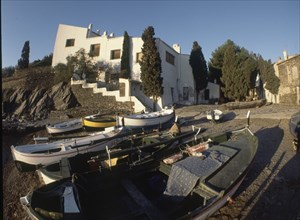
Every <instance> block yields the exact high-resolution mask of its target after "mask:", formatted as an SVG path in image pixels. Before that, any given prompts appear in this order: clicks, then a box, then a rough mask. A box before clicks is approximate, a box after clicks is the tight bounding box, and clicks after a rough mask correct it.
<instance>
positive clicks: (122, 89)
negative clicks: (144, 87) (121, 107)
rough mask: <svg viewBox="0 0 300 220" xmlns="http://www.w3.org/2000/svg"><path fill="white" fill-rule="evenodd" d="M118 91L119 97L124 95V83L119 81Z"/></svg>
mask: <svg viewBox="0 0 300 220" xmlns="http://www.w3.org/2000/svg"><path fill="white" fill-rule="evenodd" d="M119 86H120V87H119V91H120V97H124V96H125V87H126V86H125V83H120V84H119Z"/></svg>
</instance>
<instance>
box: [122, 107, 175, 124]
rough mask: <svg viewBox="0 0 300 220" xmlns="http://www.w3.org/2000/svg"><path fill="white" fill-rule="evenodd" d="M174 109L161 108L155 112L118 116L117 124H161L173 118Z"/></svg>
mask: <svg viewBox="0 0 300 220" xmlns="http://www.w3.org/2000/svg"><path fill="white" fill-rule="evenodd" d="M174 116H175V111H174V109H173V108H171V109H162V110H160V111H156V112H148V113H143V114H131V115H126V116H120V117H119V118H118V123H119V125H122V126H126V127H147V126H154V125H162V124H164V123H166V122H169V121H170V120H171V119H173V118H174V119H175V117H174Z"/></svg>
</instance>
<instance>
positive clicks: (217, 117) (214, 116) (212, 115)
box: [206, 109, 223, 121]
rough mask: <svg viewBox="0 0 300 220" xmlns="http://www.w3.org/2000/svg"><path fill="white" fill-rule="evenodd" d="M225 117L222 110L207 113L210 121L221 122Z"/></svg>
mask: <svg viewBox="0 0 300 220" xmlns="http://www.w3.org/2000/svg"><path fill="white" fill-rule="evenodd" d="M222 116H223V112H222V111H221V110H218V109H215V110H212V111H208V112H207V116H206V118H207V119H208V120H213V121H219V120H220V119H221V118H222Z"/></svg>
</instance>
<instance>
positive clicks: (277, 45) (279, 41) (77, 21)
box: [1, 0, 300, 67]
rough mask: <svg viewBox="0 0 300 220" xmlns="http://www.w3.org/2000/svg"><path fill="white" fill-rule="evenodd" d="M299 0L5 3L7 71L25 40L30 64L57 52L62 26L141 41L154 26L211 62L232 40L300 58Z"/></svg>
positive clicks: (269, 54)
mask: <svg viewBox="0 0 300 220" xmlns="http://www.w3.org/2000/svg"><path fill="white" fill-rule="evenodd" d="M299 4H300V3H299V0H294V1H288V0H285V1H278V0H277V1H271V0H265V1H226V0H225V1H178V0H177V1H171V0H169V1H154V0H152V1H128V0H123V1H79V0H78V1H58V0H55V1H42V0H40V1H39V0H33V1H15V0H2V1H1V21H2V67H7V66H15V65H16V64H17V61H18V59H19V58H20V57H21V51H22V48H23V45H24V42H25V41H26V40H29V41H30V62H32V61H34V60H36V59H42V58H43V57H44V56H45V55H48V54H50V53H52V52H53V48H54V43H55V38H56V32H57V28H58V25H59V24H68V25H74V26H80V27H87V26H88V25H89V24H90V23H92V24H93V29H94V30H96V29H100V30H101V33H102V32H103V31H107V32H108V33H111V32H113V33H114V34H115V36H123V34H124V31H127V32H128V34H129V35H130V36H134V37H140V36H141V35H142V33H143V31H144V30H145V29H146V28H147V27H148V26H153V27H154V30H155V37H158V38H161V39H162V40H163V41H165V42H166V43H167V44H169V45H173V44H174V43H178V44H179V45H180V46H181V52H182V53H184V54H190V52H191V48H192V45H193V42H194V41H198V43H199V44H200V45H201V47H202V52H203V54H204V57H205V59H206V61H209V59H210V58H211V54H212V52H213V51H215V50H216V49H217V48H218V47H219V46H221V45H222V44H223V43H224V42H225V41H226V40H227V39H231V40H233V41H234V42H235V43H236V44H237V45H239V46H241V47H244V48H246V49H247V50H249V51H250V52H254V53H258V54H261V55H262V56H263V57H264V59H271V60H272V62H275V61H276V60H277V59H278V57H282V56H283V55H282V51H283V50H287V52H288V54H289V55H293V54H299V53H300V52H299V51H300V46H299V41H300V40H299V39H300V34H299V32H300V31H299V28H300V24H299V23H300V22H299V21H300V17H299V16H300V15H299V14H300V11H299V10H300V5H299Z"/></svg>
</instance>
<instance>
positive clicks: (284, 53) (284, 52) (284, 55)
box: [283, 50, 288, 60]
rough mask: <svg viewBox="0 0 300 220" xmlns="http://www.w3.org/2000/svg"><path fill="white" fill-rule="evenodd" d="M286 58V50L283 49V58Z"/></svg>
mask: <svg viewBox="0 0 300 220" xmlns="http://www.w3.org/2000/svg"><path fill="white" fill-rule="evenodd" d="M287 59H288V55H287V52H286V50H284V51H283V60H287Z"/></svg>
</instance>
